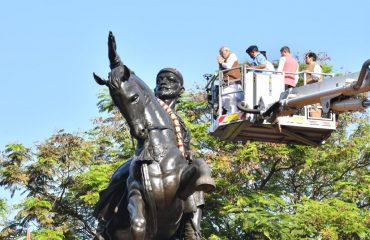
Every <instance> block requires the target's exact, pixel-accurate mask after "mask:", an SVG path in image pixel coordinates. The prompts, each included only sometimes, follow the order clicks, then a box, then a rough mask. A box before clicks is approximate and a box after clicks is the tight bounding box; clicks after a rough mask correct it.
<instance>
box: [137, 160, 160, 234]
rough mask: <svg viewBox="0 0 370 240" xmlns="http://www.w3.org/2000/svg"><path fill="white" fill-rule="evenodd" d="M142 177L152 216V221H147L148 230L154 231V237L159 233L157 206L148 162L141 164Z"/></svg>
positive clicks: (145, 196)
mask: <svg viewBox="0 0 370 240" xmlns="http://www.w3.org/2000/svg"><path fill="white" fill-rule="evenodd" d="M141 178H142V182H143V192H144V198H145V200H146V201H145V202H146V204H147V205H148V208H147V209H148V210H149V212H148V216H149V217H150V218H149V219H151V221H147V226H148V230H149V231H147V232H150V233H152V234H153V235H152V236H150V237H154V236H155V235H156V234H157V230H158V227H157V207H156V204H155V201H154V198H153V188H152V184H151V183H150V178H149V171H148V164H147V163H143V164H142V165H141Z"/></svg>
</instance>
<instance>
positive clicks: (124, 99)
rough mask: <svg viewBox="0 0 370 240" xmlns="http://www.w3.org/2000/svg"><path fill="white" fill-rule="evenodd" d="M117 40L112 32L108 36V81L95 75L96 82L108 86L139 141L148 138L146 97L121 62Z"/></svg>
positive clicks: (114, 101) (114, 100)
mask: <svg viewBox="0 0 370 240" xmlns="http://www.w3.org/2000/svg"><path fill="white" fill-rule="evenodd" d="M116 48H117V47H116V40H115V37H114V35H113V33H112V32H109V36H108V57H109V62H110V68H111V72H110V75H109V79H108V80H104V79H103V78H101V77H99V76H97V75H95V73H94V78H95V81H96V82H97V83H98V84H100V85H107V86H108V88H109V92H110V95H111V96H112V99H113V103H114V104H115V105H116V106H117V107H118V109H119V110H120V112H121V113H122V115H123V117H124V118H125V119H126V121H127V123H128V125H129V127H130V131H131V134H132V135H133V136H134V137H135V138H137V139H144V138H146V137H147V134H148V133H147V130H146V120H145V117H144V109H145V97H144V95H143V93H142V90H141V89H140V87H139V86H138V85H137V83H136V82H135V78H136V76H135V75H134V74H132V76H131V72H130V70H129V69H128V68H127V67H126V66H125V65H124V64H123V63H122V62H121V59H120V57H119V55H118V54H117V51H116Z"/></svg>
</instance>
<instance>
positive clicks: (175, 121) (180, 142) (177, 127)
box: [157, 98, 185, 157]
mask: <svg viewBox="0 0 370 240" xmlns="http://www.w3.org/2000/svg"><path fill="white" fill-rule="evenodd" d="M157 100H158V102H159V104H160V105H161V107H162V108H163V109H164V110H165V111H166V112H167V113H168V115H170V117H171V119H172V122H173V125H174V126H175V131H176V138H177V147H178V148H179V150H180V152H181V153H182V155H183V156H184V157H185V147H184V140H183V137H182V132H181V125H180V121H179V119H178V117H177V115H176V114H175V113H174V112H173V110H172V108H171V107H170V106H172V104H173V102H171V104H170V106H168V105H167V104H166V103H165V102H163V101H162V100H161V99H159V98H157Z"/></svg>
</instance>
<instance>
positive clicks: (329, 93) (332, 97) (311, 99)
mask: <svg viewBox="0 0 370 240" xmlns="http://www.w3.org/2000/svg"><path fill="white" fill-rule="evenodd" d="M369 66H370V59H369V60H367V61H365V62H364V64H363V65H362V69H361V71H360V72H358V73H353V74H350V75H345V76H337V77H332V78H326V79H324V80H323V81H321V82H317V83H313V84H307V85H305V86H301V87H296V88H292V89H289V90H287V91H285V92H283V93H282V94H281V96H280V99H279V101H278V102H276V103H275V104H272V105H271V106H270V107H269V108H267V109H266V111H263V112H261V113H262V114H263V115H265V116H266V115H269V114H270V113H272V112H273V113H275V114H274V115H275V116H285V115H289V114H291V112H292V111H294V109H296V108H300V107H304V106H307V105H311V104H317V103H320V104H321V105H322V109H323V111H324V112H325V113H326V112H328V111H329V110H332V111H333V112H346V111H359V110H363V109H366V107H368V106H369V105H370V101H369V100H368V99H367V98H362V99H361V98H360V99H359V98H351V97H353V96H355V95H357V94H359V93H366V92H369V91H370V69H369Z"/></svg>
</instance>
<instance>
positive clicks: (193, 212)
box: [154, 68, 214, 240]
mask: <svg viewBox="0 0 370 240" xmlns="http://www.w3.org/2000/svg"><path fill="white" fill-rule="evenodd" d="M183 81H184V80H183V77H182V74H181V73H180V72H179V71H178V70H176V69H175V68H164V69H162V70H160V71H159V72H158V74H157V79H156V87H155V89H154V93H155V95H156V97H158V98H159V99H161V100H162V101H164V102H165V103H166V104H167V105H168V106H169V107H170V108H171V109H172V110H173V111H174V112H176V103H177V101H178V99H179V97H180V95H181V94H182V93H183V92H184V86H183V84H184V82H183ZM178 119H179V121H180V125H181V130H182V135H183V137H184V147H185V158H186V160H187V161H188V162H189V164H191V163H192V162H193V161H194V159H193V154H192V152H191V150H190V140H191V134H190V130H189V129H188V128H187V127H186V125H185V123H184V122H183V120H182V119H181V118H180V117H178ZM197 161H203V164H201V166H205V164H206V163H205V162H204V160H203V159H197ZM204 178H205V181H207V182H209V183H210V184H214V183H213V180H212V179H210V178H208V177H207V176H205V177H204ZM203 206H204V194H203V192H202V191H197V192H195V193H194V194H193V195H191V196H190V197H189V198H188V199H187V200H186V201H185V209H184V216H183V225H182V227H180V229H179V230H180V231H181V232H182V233H180V234H181V235H182V237H183V239H189V240H193V239H194V240H195V239H200V222H201V218H202V209H203Z"/></svg>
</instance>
